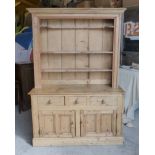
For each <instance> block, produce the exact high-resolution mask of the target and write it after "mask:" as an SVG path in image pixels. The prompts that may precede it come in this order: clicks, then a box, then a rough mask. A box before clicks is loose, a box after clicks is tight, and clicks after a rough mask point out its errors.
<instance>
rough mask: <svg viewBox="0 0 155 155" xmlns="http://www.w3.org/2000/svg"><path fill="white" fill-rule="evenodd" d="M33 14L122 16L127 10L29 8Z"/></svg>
mask: <svg viewBox="0 0 155 155" xmlns="http://www.w3.org/2000/svg"><path fill="white" fill-rule="evenodd" d="M27 10H28V11H29V12H30V13H32V14H122V13H124V11H125V10H126V8H89V9H88V8H28V9H27Z"/></svg>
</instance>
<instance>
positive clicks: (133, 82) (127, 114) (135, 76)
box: [119, 67, 139, 127]
mask: <svg viewBox="0 0 155 155" xmlns="http://www.w3.org/2000/svg"><path fill="white" fill-rule="evenodd" d="M119 86H120V87H121V88H122V89H123V90H124V91H125V104H124V117H123V123H124V124H126V125H127V124H128V123H129V124H128V127H131V126H132V125H131V124H132V121H133V120H134V112H135V110H136V109H138V108H139V71H138V70H136V69H129V68H128V67H123V68H120V70H119Z"/></svg>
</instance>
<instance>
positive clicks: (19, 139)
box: [15, 107, 139, 155]
mask: <svg viewBox="0 0 155 155" xmlns="http://www.w3.org/2000/svg"><path fill="white" fill-rule="evenodd" d="M15 119H16V123H15V124H16V128H15V129H16V132H15V133H16V139H15V144H16V155H138V154H139V112H138V111H136V114H135V121H134V122H133V124H134V128H128V127H125V126H124V137H125V142H124V144H123V145H113V146H63V147H60V146H59V147H32V143H31V139H32V121H31V111H30V110H29V111H26V112H22V113H21V114H19V112H18V109H17V107H16V116H15Z"/></svg>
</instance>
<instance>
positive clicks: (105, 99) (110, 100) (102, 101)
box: [88, 96, 118, 106]
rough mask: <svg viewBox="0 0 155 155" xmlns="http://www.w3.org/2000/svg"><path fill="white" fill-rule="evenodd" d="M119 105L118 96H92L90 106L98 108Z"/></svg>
mask: <svg viewBox="0 0 155 155" xmlns="http://www.w3.org/2000/svg"><path fill="white" fill-rule="evenodd" d="M117 103H118V97H117V96H90V97H89V103H88V104H89V105H93V106H98V105H100V106H101V105H103V106H105V105H109V106H110V105H111V106H116V105H117Z"/></svg>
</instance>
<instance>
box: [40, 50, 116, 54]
mask: <svg viewBox="0 0 155 155" xmlns="http://www.w3.org/2000/svg"><path fill="white" fill-rule="evenodd" d="M41 54H113V51H95V52H94V51H76V52H75V51H42V52H41Z"/></svg>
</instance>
